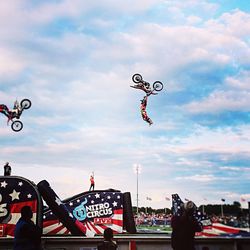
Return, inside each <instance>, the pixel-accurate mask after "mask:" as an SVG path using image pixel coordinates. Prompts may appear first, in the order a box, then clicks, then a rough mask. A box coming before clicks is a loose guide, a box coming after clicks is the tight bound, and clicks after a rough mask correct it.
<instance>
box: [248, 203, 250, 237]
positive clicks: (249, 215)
mask: <svg viewBox="0 0 250 250" xmlns="http://www.w3.org/2000/svg"><path fill="white" fill-rule="evenodd" d="M248 227H249V232H250V201H249V202H248Z"/></svg>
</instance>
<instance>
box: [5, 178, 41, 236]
mask: <svg viewBox="0 0 250 250" xmlns="http://www.w3.org/2000/svg"><path fill="white" fill-rule="evenodd" d="M40 201H41V200H40V196H39V194H38V192H37V190H36V188H35V185H33V184H32V183H31V182H30V181H28V180H26V179H24V178H21V177H8V178H4V177H0V224H1V225H2V227H1V231H2V233H1V234H3V235H4V236H10V237H13V236H14V230H15V226H16V223H17V222H18V220H19V219H20V217H21V209H22V208H23V207H24V206H29V207H30V208H31V210H32V212H33V218H32V220H33V221H34V222H35V224H37V222H38V216H39V214H37V211H38V207H39V206H40V205H41V204H40Z"/></svg>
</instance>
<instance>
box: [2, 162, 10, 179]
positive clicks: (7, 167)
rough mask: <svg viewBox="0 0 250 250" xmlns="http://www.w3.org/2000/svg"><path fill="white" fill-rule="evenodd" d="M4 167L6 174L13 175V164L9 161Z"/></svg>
mask: <svg viewBox="0 0 250 250" xmlns="http://www.w3.org/2000/svg"><path fill="white" fill-rule="evenodd" d="M3 167H4V176H10V175H11V166H10V165H9V162H6V163H5V165H4V166H3Z"/></svg>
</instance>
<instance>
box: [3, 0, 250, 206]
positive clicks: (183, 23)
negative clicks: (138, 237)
mask: <svg viewBox="0 0 250 250" xmlns="http://www.w3.org/2000/svg"><path fill="white" fill-rule="evenodd" d="M229 2H230V3H229ZM0 37H1V39H0V55H1V56H0V100H1V101H0V102H1V103H4V104H6V105H7V106H8V107H10V108H12V106H13V103H14V101H15V100H16V98H17V99H18V100H19V101H20V100H22V99H23V98H29V99H30V100H31V101H32V107H31V109H29V110H27V111H25V112H24V113H23V115H22V117H21V121H22V122H23V124H24V128H23V130H22V131H21V132H19V133H16V132H13V131H12V130H11V127H10V126H7V125H6V117H4V116H3V115H2V116H1V117H0V145H1V150H0V164H1V165H4V163H5V162H6V161H9V162H10V164H11V165H12V168H13V175H19V176H23V177H26V178H28V179H30V180H32V181H34V182H35V183H38V182H39V181H41V180H44V179H46V180H48V181H49V182H50V184H51V186H52V188H54V190H55V191H56V192H57V193H58V195H59V196H60V197H61V198H62V199H63V198H68V197H70V196H71V195H74V194H77V193H80V192H83V191H86V190H88V188H89V185H90V183H89V176H90V174H91V172H92V171H94V173H95V179H96V189H107V188H115V189H119V190H121V191H122V192H127V191H129V192H131V194H132V202H133V205H136V190H137V189H136V174H135V171H134V166H135V165H136V164H139V165H140V166H141V172H140V174H139V206H145V205H147V206H152V207H154V208H160V207H164V206H167V207H170V202H168V201H166V200H165V197H169V198H170V197H171V194H172V193H178V194H179V195H180V196H181V198H183V199H184V198H187V199H192V200H194V201H195V202H196V203H197V205H200V204H207V203H217V204H218V203H220V202H221V198H224V199H225V200H226V203H232V202H233V201H240V199H241V198H245V199H247V200H249V199H250V190H249V181H250V113H249V111H250V5H249V1H248V0H241V1H238V0H231V1H226V0H217V1H215V0H187V1H183V0H136V1H135V0H126V1H124V0H102V1H95V0H92V1H88V0H11V1H1V2H0ZM134 73H140V74H141V75H142V76H143V78H144V79H145V80H147V81H149V82H150V83H153V82H154V81H156V80H160V81H162V82H163V83H164V89H163V91H161V92H159V94H158V95H157V96H150V97H149V100H148V107H147V111H148V114H149V116H150V117H151V119H152V120H153V122H154V124H153V125H152V126H148V124H147V123H145V122H144V121H143V120H142V119H141V116H140V109H139V105H140V100H141V99H142V98H143V94H144V93H143V92H142V91H140V90H135V89H132V88H130V85H131V84H132V80H131V77H132V75H133V74H134ZM146 197H150V198H152V201H147V200H146ZM242 206H244V207H245V206H246V203H244V202H243V203H242Z"/></svg>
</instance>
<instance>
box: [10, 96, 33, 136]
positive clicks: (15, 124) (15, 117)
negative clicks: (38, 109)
mask: <svg viewBox="0 0 250 250" xmlns="http://www.w3.org/2000/svg"><path fill="white" fill-rule="evenodd" d="M30 107H31V101H30V100H29V99H23V100H22V101H21V102H20V105H19V107H18V109H17V112H11V113H10V117H9V120H11V121H12V124H11V128H12V130H13V131H15V132H19V131H21V130H22V128H23V123H22V122H21V121H20V120H19V119H20V117H21V115H22V113H23V111H24V110H25V109H29V108H30Z"/></svg>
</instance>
